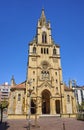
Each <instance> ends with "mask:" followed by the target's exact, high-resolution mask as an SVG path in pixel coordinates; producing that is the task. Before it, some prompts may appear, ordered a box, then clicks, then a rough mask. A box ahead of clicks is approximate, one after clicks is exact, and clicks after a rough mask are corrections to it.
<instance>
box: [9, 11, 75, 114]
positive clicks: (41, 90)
mask: <svg viewBox="0 0 84 130" xmlns="http://www.w3.org/2000/svg"><path fill="white" fill-rule="evenodd" d="M29 112H31V115H35V114H37V115H38V116H41V115H44V114H45V115H47V114H48V115H61V116H66V115H70V114H71V115H75V114H76V112H77V109H76V99H75V95H74V91H73V89H72V85H71V83H70V85H69V87H67V86H66V85H65V84H64V82H63V77H62V67H61V56H60V46H59V45H58V44H57V43H55V41H54V40H53V38H52V32H51V24H50V22H49V21H47V19H46V16H45V12H44V9H42V12H41V16H40V18H39V20H38V22H37V27H36V35H35V37H34V39H33V40H32V41H31V42H30V43H29V54H28V62H27V73H26V80H25V81H24V82H22V83H20V84H15V82H14V78H13V77H12V79H11V92H10V98H9V107H8V114H9V115H26V114H29Z"/></svg>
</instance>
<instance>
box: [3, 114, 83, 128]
mask: <svg viewBox="0 0 84 130" xmlns="http://www.w3.org/2000/svg"><path fill="white" fill-rule="evenodd" d="M31 124H34V120H32V121H31ZM38 125H39V126H40V127H38V128H35V127H32V126H31V128H30V130H74V129H76V130H84V121H78V120H76V119H74V118H55V117H53V118H52V117H51V118H50V117H49V118H40V119H38ZM0 130H28V120H26V119H22V120H19V119H17V120H16V119H15V120H7V123H6V124H5V123H2V124H0Z"/></svg>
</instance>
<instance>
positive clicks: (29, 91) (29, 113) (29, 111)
mask: <svg viewBox="0 0 84 130" xmlns="http://www.w3.org/2000/svg"><path fill="white" fill-rule="evenodd" d="M31 83H32V80H30V81H28V84H29V89H28V93H29V110H28V115H29V120H28V130H30V125H31V124H30V122H31V120H30V119H31V94H32V91H33V89H32V88H31Z"/></svg>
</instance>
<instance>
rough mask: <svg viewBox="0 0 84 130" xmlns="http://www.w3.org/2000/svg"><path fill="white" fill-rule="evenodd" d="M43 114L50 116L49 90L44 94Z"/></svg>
mask: <svg viewBox="0 0 84 130" xmlns="http://www.w3.org/2000/svg"><path fill="white" fill-rule="evenodd" d="M42 114H50V92H49V91H48V90H44V91H43V92H42Z"/></svg>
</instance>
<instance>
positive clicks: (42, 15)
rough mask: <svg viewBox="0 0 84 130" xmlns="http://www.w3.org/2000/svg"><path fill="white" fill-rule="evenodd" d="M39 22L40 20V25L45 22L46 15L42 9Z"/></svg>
mask: <svg viewBox="0 0 84 130" xmlns="http://www.w3.org/2000/svg"><path fill="white" fill-rule="evenodd" d="M40 22H41V25H45V24H46V17H45V13H44V9H42V13H41V17H40Z"/></svg>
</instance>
